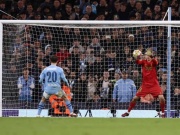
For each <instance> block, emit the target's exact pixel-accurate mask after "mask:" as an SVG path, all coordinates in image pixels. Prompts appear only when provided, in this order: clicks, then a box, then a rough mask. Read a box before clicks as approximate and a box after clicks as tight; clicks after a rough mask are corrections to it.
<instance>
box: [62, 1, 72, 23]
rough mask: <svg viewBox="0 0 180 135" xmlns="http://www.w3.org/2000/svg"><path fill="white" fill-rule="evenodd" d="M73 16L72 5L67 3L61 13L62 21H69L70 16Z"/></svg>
mask: <svg viewBox="0 0 180 135" xmlns="http://www.w3.org/2000/svg"><path fill="white" fill-rule="evenodd" d="M72 14H73V10H72V5H71V4H70V3H67V4H66V6H65V11H63V12H62V19H63V20H70V16H71V15H72Z"/></svg>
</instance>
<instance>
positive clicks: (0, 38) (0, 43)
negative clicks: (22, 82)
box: [0, 19, 180, 118]
mask: <svg viewBox="0 0 180 135" xmlns="http://www.w3.org/2000/svg"><path fill="white" fill-rule="evenodd" d="M3 24H39V25H40V24H41V25H47V24H48V25H53V24H54V25H55V24H62V25H88V24H89V25H110V26H111V25H124V26H126V25H138V26H140V25H142V26H143V25H151V26H153V25H155V26H167V27H168V34H167V35H168V36H167V40H168V60H167V64H168V66H167V67H168V72H167V74H168V79H167V88H168V89H167V107H166V108H167V117H168V118H169V117H170V106H171V105H170V76H171V72H170V71H171V64H169V62H171V51H170V50H171V26H172V25H175V26H178V27H179V26H180V21H170V19H168V21H59V20H58V21H56V20H0V117H2V56H3V54H2V53H3V51H2V50H3V48H2V46H3Z"/></svg>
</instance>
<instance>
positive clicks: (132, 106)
mask: <svg viewBox="0 0 180 135" xmlns="http://www.w3.org/2000/svg"><path fill="white" fill-rule="evenodd" d="M135 105H136V102H134V101H131V102H130V105H129V108H128V112H130V111H131V110H132V109H133V108H134V107H135Z"/></svg>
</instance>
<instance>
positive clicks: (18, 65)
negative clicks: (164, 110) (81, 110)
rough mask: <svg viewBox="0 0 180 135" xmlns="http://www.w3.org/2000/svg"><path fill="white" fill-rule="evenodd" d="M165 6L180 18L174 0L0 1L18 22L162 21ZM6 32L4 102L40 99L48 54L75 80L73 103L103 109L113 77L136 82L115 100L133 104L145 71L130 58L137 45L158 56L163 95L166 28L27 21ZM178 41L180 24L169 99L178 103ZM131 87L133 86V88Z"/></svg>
mask: <svg viewBox="0 0 180 135" xmlns="http://www.w3.org/2000/svg"><path fill="white" fill-rule="evenodd" d="M168 5H171V6H172V20H179V14H180V6H179V5H180V4H179V2H178V1H177V0H172V1H168V0H162V1H157V0H145V1H136V0H129V1H126V0H90V1H88V0H19V1H17V0H9V1H8V0H7V1H1V2H0V10H1V15H0V17H1V19H15V18H17V19H20V20H163V18H164V15H165V13H166V11H167V8H168ZM2 11H3V12H2ZM4 12H6V13H8V14H5V13H4ZM10 15H12V16H10ZM165 19H166V18H165ZM3 31H4V33H3V37H4V39H3V44H4V46H3V66H4V67H3V88H4V90H3V97H4V98H6V99H7V100H12V99H13V98H14V100H18V99H19V100H21V101H27V100H28V101H32V102H38V101H39V98H40V97H41V94H42V91H43V86H41V85H40V84H39V83H38V80H39V74H40V73H41V71H42V70H43V69H44V68H45V67H46V66H48V65H49V64H50V63H49V56H50V55H56V56H58V58H59V63H58V65H59V66H60V67H62V68H63V69H64V72H65V74H66V77H67V79H68V80H69V83H70V85H71V90H72V93H73V99H72V100H73V101H74V102H87V101H89V102H100V103H101V107H102V108H104V107H105V108H106V107H107V104H106V103H107V102H111V101H112V98H113V87H114V84H115V82H116V81H117V80H119V79H123V80H126V79H127V80H128V79H131V82H132V83H131V84H129V83H128V84H126V85H127V87H124V89H125V90H126V92H125V94H124V92H123V90H124V89H123V90H120V92H121V97H120V98H121V99H122V100H119V99H118V100H114V101H115V102H129V101H130V100H131V99H132V97H133V96H134V94H135V92H136V90H137V89H138V88H139V87H140V84H141V69H140V67H138V66H137V65H136V64H135V63H134V58H133V56H132V52H133V50H135V49H139V50H140V51H142V52H143V53H144V52H145V51H146V49H151V50H152V52H153V54H154V55H155V56H157V57H158V59H159V66H158V79H159V81H160V85H161V87H162V89H163V91H164V94H165V91H166V89H167V88H166V80H167V62H166V61H167V38H166V37H167V28H166V27H163V26H159V27H158V26H144V27H133V28H130V27H124V28H118V27H117V28H88V27H87V28H81V27H79V28H78V27H76V28H72V27H70V26H69V27H67V26H66V27H64V26H55V27H51V26H34V25H26V26H24V28H21V30H20V28H18V29H17V26H13V25H6V26H5V27H4V30H3ZM179 44H180V29H179V28H177V27H176V28H175V27H174V28H172V61H171V62H172V74H171V86H172V87H171V96H172V101H173V103H174V104H177V105H178V104H179V103H178V102H179V101H178V100H180V98H179V97H180V84H179V81H178V78H179V77H180V64H179V63H180V51H179V48H180V47H179ZM22 73H23V74H22ZM22 75H23V77H22ZM20 76H21V77H20ZM18 78H19V79H18ZM17 81H18V87H17ZM124 85H125V84H123V83H122V86H124ZM130 85H133V86H135V87H133V89H132V88H131V86H130ZM15 88H17V90H16V91H15V90H14V89H15ZM27 91H29V92H27ZM27 93H28V95H26V94H27ZM15 98H16V99H15Z"/></svg>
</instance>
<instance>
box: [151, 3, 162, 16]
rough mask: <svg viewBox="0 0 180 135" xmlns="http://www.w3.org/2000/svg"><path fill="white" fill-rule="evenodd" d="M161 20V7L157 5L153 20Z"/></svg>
mask: <svg viewBox="0 0 180 135" xmlns="http://www.w3.org/2000/svg"><path fill="white" fill-rule="evenodd" d="M160 19H161V6H160V5H158V4H156V5H155V6H154V12H153V20H160Z"/></svg>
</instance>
